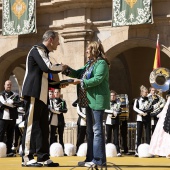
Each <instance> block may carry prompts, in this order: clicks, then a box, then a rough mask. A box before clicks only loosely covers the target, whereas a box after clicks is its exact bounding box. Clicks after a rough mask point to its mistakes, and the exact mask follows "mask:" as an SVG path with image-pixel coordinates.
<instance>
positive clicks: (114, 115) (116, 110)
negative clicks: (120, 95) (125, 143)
mask: <svg viewBox="0 0 170 170" xmlns="http://www.w3.org/2000/svg"><path fill="white" fill-rule="evenodd" d="M116 95H117V93H116V92H115V91H113V90H111V91H110V110H105V113H107V118H106V143H112V131H113V134H114V135H113V144H114V145H115V146H116V149H117V156H118V157H120V156H122V155H121V152H120V147H119V115H120V114H121V107H120V105H121V102H120V101H119V100H118V99H117V97H116Z"/></svg>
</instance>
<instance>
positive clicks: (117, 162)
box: [0, 155, 170, 170]
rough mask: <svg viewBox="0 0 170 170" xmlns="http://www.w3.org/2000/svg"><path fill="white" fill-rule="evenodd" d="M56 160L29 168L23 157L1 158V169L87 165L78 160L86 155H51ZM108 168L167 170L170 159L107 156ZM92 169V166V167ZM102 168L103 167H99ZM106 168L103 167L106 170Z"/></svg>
mask: <svg viewBox="0 0 170 170" xmlns="http://www.w3.org/2000/svg"><path fill="white" fill-rule="evenodd" d="M51 159H52V160H53V161H54V162H58V163H59V164H60V166H59V167H57V168H52V167H48V168H47V167H40V168H29V167H21V157H19V156H17V157H12V158H0V170H21V169H22V170H23V169H24V170H27V169H31V170H34V169H41V168H42V169H43V170H47V169H48V170H49V169H50V170H56V169H59V170H71V169H74V170H86V169H89V168H87V167H77V162H79V161H83V160H84V159H85V158H84V157H77V156H64V157H55V158H54V157H51ZM107 162H108V167H107V169H108V170H113V169H121V170H141V169H142V170H143V169H144V170H165V169H166V170H167V169H170V159H167V158H164V157H155V158H138V157H134V156H133V155H129V156H122V157H114V158H107ZM90 169H91V168H90ZM99 169H101V168H99ZM104 169H105V168H103V170H104Z"/></svg>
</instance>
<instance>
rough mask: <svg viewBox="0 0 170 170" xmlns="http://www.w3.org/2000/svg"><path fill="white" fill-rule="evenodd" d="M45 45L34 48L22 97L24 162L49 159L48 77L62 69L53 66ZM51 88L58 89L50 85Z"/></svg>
mask: <svg viewBox="0 0 170 170" xmlns="http://www.w3.org/2000/svg"><path fill="white" fill-rule="evenodd" d="M48 54H49V51H48V49H47V48H46V46H45V45H43V44H40V45H38V46H34V47H33V48H32V49H31V50H30V52H29V54H28V56H27V61H26V72H25V77H24V82H23V89H22V96H24V100H25V130H24V134H23V139H22V149H23V160H22V161H24V162H25V163H27V162H28V161H30V160H32V159H34V158H33V154H34V153H36V154H37V161H38V162H44V161H47V160H48V159H49V142H48V137H49V122H48V105H47V99H48V84H49V80H48V73H59V72H61V70H62V66H61V65H52V64H51V63H50V60H49V56H48ZM50 87H54V88H57V87H55V86H52V85H50Z"/></svg>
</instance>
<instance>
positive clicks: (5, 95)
mask: <svg viewBox="0 0 170 170" xmlns="http://www.w3.org/2000/svg"><path fill="white" fill-rule="evenodd" d="M10 97H11V98H13V103H12V104H8V102H7V103H5V101H7V99H9V98H10ZM18 104H19V96H18V95H17V94H15V93H14V92H12V91H10V92H7V91H3V92H1V95H0V142H5V143H6V145H7V156H8V154H10V153H12V143H13V136H14V127H15V124H16V119H17V118H18V112H17V106H18ZM5 132H6V141H4V135H5Z"/></svg>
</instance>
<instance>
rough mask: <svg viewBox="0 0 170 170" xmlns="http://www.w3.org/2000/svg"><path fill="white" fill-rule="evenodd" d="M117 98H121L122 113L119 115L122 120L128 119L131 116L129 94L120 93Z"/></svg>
mask: <svg viewBox="0 0 170 170" xmlns="http://www.w3.org/2000/svg"><path fill="white" fill-rule="evenodd" d="M117 99H119V100H120V107H121V114H120V115H119V119H120V120H122V121H123V120H127V119H128V118H129V100H128V95H127V94H118V95H117Z"/></svg>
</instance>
